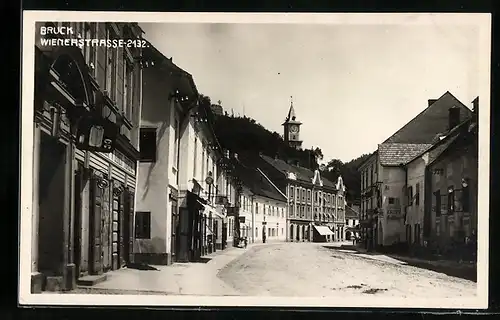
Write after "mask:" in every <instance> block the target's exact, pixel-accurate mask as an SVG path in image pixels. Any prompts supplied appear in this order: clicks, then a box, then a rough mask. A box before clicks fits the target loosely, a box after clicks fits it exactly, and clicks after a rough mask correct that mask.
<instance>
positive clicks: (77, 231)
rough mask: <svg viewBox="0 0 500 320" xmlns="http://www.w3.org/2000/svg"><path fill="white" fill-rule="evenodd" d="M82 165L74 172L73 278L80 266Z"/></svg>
mask: <svg viewBox="0 0 500 320" xmlns="http://www.w3.org/2000/svg"><path fill="white" fill-rule="evenodd" d="M82 168H83V167H82V165H81V164H80V163H78V169H77V170H76V172H75V218H74V232H73V254H74V257H73V258H74V262H75V270H76V272H75V276H76V277H77V278H78V277H80V266H81V261H82V250H81V245H82V183H83V181H82V177H83V174H82Z"/></svg>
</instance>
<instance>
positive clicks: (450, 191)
mask: <svg viewBox="0 0 500 320" xmlns="http://www.w3.org/2000/svg"><path fill="white" fill-rule="evenodd" d="M454 205H455V189H454V188H453V186H449V187H448V213H451V212H453V211H454V210H455V208H454Z"/></svg>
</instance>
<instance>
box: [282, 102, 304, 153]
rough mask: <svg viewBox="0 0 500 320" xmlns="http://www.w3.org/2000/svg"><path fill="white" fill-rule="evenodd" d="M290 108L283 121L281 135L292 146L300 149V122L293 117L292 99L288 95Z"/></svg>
mask: <svg viewBox="0 0 500 320" xmlns="http://www.w3.org/2000/svg"><path fill="white" fill-rule="evenodd" d="M290 99H291V100H290V110H288V116H287V117H286V119H285V122H283V124H282V126H283V129H284V132H283V137H284V139H285V142H286V143H287V144H288V145H289V146H290V147H292V148H295V149H300V148H301V147H302V141H301V140H300V139H299V134H300V125H301V124H302V123H301V122H299V121H297V118H296V117H295V110H294V109H293V100H292V97H290Z"/></svg>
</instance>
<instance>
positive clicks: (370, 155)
mask: <svg viewBox="0 0 500 320" xmlns="http://www.w3.org/2000/svg"><path fill="white" fill-rule="evenodd" d="M377 153H378V150H375V151H373V152H372V153H370V154H368V157H366V159H365V160H363V161H362V162H361V163H360V164H359V165H358V168H357V169H358V170H359V169H361V168H362V167H363V166H364V165H365V164H366V163H367V162H368V161H369V160H370V159H372V157H373V156H374V155H376V154H377Z"/></svg>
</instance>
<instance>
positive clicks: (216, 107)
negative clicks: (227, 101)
mask: <svg viewBox="0 0 500 320" xmlns="http://www.w3.org/2000/svg"><path fill="white" fill-rule="evenodd" d="M210 108H211V109H212V112H213V113H214V114H215V115H216V116H223V115H224V108H222V106H221V105H218V104H212V105H211V106H210Z"/></svg>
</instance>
